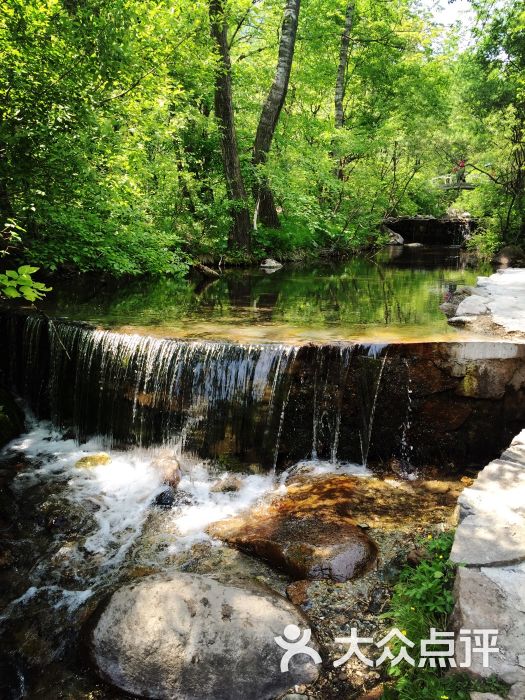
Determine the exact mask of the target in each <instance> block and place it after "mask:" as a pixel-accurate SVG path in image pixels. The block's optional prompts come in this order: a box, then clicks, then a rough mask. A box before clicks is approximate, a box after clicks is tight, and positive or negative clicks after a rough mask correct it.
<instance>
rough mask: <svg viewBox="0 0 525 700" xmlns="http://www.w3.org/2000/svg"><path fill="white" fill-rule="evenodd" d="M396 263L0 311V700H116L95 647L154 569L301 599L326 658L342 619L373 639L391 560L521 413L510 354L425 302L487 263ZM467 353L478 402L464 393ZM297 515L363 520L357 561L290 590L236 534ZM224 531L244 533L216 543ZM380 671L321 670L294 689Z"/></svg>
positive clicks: (356, 523)
mask: <svg viewBox="0 0 525 700" xmlns="http://www.w3.org/2000/svg"><path fill="white" fill-rule="evenodd" d="M403 255H405V256H408V257H407V259H405V260H403ZM392 256H393V253H391V254H390V257H389V256H386V257H384V258H383V259H381V260H380V261H379V263H378V262H377V261H376V262H370V261H366V260H356V261H352V262H350V263H348V264H345V265H343V266H341V268H340V269H337V270H335V269H329V268H327V267H322V266H321V267H316V268H313V269H310V270H308V271H305V270H304V269H302V268H294V267H292V268H291V269H289V270H279V271H277V272H275V273H274V274H273V275H267V274H266V273H264V272H261V271H254V272H250V273H244V272H235V271H233V272H231V273H226V274H225V275H224V277H223V278H221V279H220V280H218V281H217V282H215V283H212V284H211V285H205V286H204V287H203V288H201V289H200V288H198V286H195V285H194V284H193V285H189V286H187V287H186V288H184V287H181V286H180V285H178V283H174V282H170V281H161V282H159V283H157V284H156V285H150V286H149V287H148V288H146V287H145V286H144V284H145V283H143V282H138V283H137V284H136V285H130V286H129V288H128V287H127V288H126V290H125V291H123V290H119V289H117V288H113V289H111V288H110V287H109V286H108V287H103V288H102V289H101V290H100V294H98V293H96V290H94V288H93V287H92V284H94V283H87V282H85V283H82V284H79V285H78V288H77V289H76V290H74V291H72V292H71V293H69V294H67V293H65V289H66V287H67V285H68V284H69V285H71V282H69V283H64V288H63V289H60V291H59V293H57V294H56V297H54V299H58V301H54V300H53V299H51V300H50V301H49V302H46V305H45V312H46V314H45V315H43V314H29V315H27V314H25V313H22V314H19V313H9V312H7V313H4V314H2V315H0V332H1V333H2V335H3V337H4V338H5V339H6V341H7V342H5V343H4V347H3V348H2V350H1V351H0V367H1V369H2V371H3V373H4V376H5V377H7V378H8V379H9V382H10V385H11V386H12V387H13V388H14V390H15V391H16V393H17V395H18V396H19V397H20V401H21V405H22V406H23V409H24V412H25V417H26V429H25V432H24V433H23V434H22V435H20V436H19V437H17V438H16V439H15V440H13V441H12V442H11V443H10V444H9V445H7V446H6V447H5V448H4V449H3V451H2V452H1V453H0V648H1V650H2V651H1V653H0V696H1V697H2V698H4V697H5V698H6V699H9V700H19V699H21V698H44V699H48V698H49V700H51V699H53V700H54V699H55V698H74V699H75V700H77V699H79V700H80V699H84V700H88V699H90V700H98V699H99V698H100V699H104V698H122V699H124V698H126V697H129V696H128V695H126V693H125V692H123V691H119V690H117V689H115V687H114V686H112V685H110V684H107V683H105V682H104V680H102V679H101V678H100V675H98V674H97V673H96V671H95V669H94V664H93V660H92V657H91V652H90V650H89V636H90V634H91V630H92V627H93V624H95V623H96V620H97V619H98V616H99V615H100V611H101V606H103V605H104V603H105V602H106V601H107V600H108V597H109V596H110V595H111V594H112V593H113V592H114V591H116V590H118V589H120V588H121V587H122V586H123V585H125V584H129V583H133V582H135V581H140V580H143V579H145V578H147V577H148V576H149V575H152V574H158V573H160V572H162V573H163V574H166V573H167V572H168V573H169V572H184V573H191V574H197V575H205V576H210V575H213V576H214V577H217V576H219V577H221V580H227V581H228V582H230V583H236V582H238V581H245V580H248V579H249V580H252V581H257V582H258V585H263V586H264V587H265V589H267V590H271V591H273V592H277V593H279V594H280V595H282V596H286V597H287V598H288V599H290V600H292V601H293V602H294V603H295V604H296V605H300V606H301V607H302V609H303V611H304V612H305V613H307V615H308V620H309V623H310V625H311V627H312V629H313V630H314V632H315V634H316V637H317V639H318V640H319V641H320V643H322V644H325V645H329V644H333V640H334V638H335V637H336V636H337V635H339V634H341V633H348V632H349V630H350V628H351V626H352V625H354V626H355V624H356V621H358V622H359V625H360V628H361V629H362V630H363V631H365V632H369V633H370V634H379V633H383V632H385V630H386V622H385V621H384V620H383V619H382V617H381V613H383V612H384V611H385V610H386V609H387V606H388V600H389V596H390V591H391V585H392V582H393V581H395V577H396V575H397V574H398V572H399V570H400V567H401V565H402V563H403V561H404V560H405V559H406V556H407V553H408V552H410V551H411V550H412V549H413V548H414V547H416V546H417V542H418V541H419V538H421V537H432V536H433V534H436V533H439V532H442V531H443V530H446V529H448V528H450V527H451V524H452V523H453V512H454V507H455V504H456V501H457V497H458V495H459V493H460V492H461V490H462V489H463V488H464V487H465V485H469V484H470V483H472V476H473V475H475V473H476V469H477V468H479V466H481V465H482V462H483V459H484V457H485V455H486V454H487V453H488V452H489V451H490V450H492V451H493V452H494V453H495V452H496V451H497V450H498V449H500V446H501V445H504V444H505V441H506V440H507V435H513V434H514V431H515V425H518V424H519V422H520V421H521V420H522V415H521V408H520V405H521V404H520V403H519V402H516V401H515V400H514V396H515V394H514V393H513V392H515V388H514V385H512V382H511V381H510V380H509V377H512V376H513V373H514V372H518V371H519V367H520V366H521V365H520V362H521V361H522V352H521V348H518V347H516V346H514V345H513V344H511V343H509V344H501V345H500V346H497V347H496V346H495V347H493V348H491V347H489V348H488V350H487V347H488V346H487V345H483V344H479V343H476V342H470V343H465V342H463V341H464V339H465V336H460V335H458V333H457V331H455V330H453V329H450V328H449V327H448V326H447V325H446V321H444V320H443V319H444V317H443V315H442V314H441V312H439V309H438V308H437V307H438V305H439V302H440V301H441V300H442V299H443V296H444V295H445V294H446V293H447V290H448V289H449V288H450V287H451V286H454V285H457V284H460V283H472V282H474V280H475V277H476V275H477V274H478V272H479V270H478V271H474V270H469V269H466V268H465V267H464V266H463V265H462V263H461V260H460V254H459V251H458V250H457V249H447V250H446V251H441V252H440V253H439V254H438V253H437V252H436V251H429V250H421V249H413V250H412V251H410V249H407V252H405V253H403V254H400V255H399V256H398V257H392ZM414 260H418V261H419V263H418V265H419V267H418V266H417V265H416V267H413V264H414ZM186 284H187V283H186ZM379 289H380V290H382V292H378V290H379ZM94 292H95V293H96V296H95V297H93V296H91V297H90V294H93V293H94ZM378 294H379V296H380V300H379V301H378V299H377V295H378ZM381 294H382V295H383V296H381ZM357 300H359V304H358V303H357ZM436 309H437V311H436ZM401 328H402V329H403V332H401V331H400V329H401ZM306 337H308V339H309V340H310V341H311V340H313V339H315V338H316V337H317V338H322V339H323V342H322V343H315V344H313V343H311V342H309V343H306V344H305V343H304V342H303V340H304V338H306ZM372 338H373V339H374V342H370V340H371V339H372ZM391 338H395V339H396V340H397V341H403V342H401V343H399V342H396V343H389V342H387V341H388V339H391ZM367 339H368V340H367ZM413 339H417V340H418V341H421V340H425V341H426V342H418V343H414V342H412V343H411V342H409V341H410V340H413ZM443 339H447V340H454V341H456V342H450V343H447V344H444V343H440V342H435V341H436V340H440V341H441V340H443ZM348 340H353V341H354V342H348ZM478 356H479V357H480V358H484V359H483V362H485V363H486V367H487V368H488V369H485V370H484V372H485V374H484V375H483V376H484V377H485V379H486V377H489V378H490V382H489V389H490V391H493V393H494V395H491V394H490V391H489V389H487V388H486V387H485V385H484V384H479V383H478V384H473V380H472V377H471V374H469V372H472V358H473V357H478ZM495 359H496V360H497V362H496V363H494V360H495ZM498 363H499V364H498ZM501 363H503V364H501ZM493 366H494V367H496V370H493V369H492V368H493ZM501 367H503V370H504V371H503V372H502V371H500V368H501ZM493 371H494V372H496V373H495V374H494V377H492V375H491V372H493ZM500 375H501V376H503V377H504V378H503V379H500ZM498 382H500V383H499V384H498ZM501 382H503V383H501ZM465 387H467V389H468V391H467V389H465ZM473 387H474V388H473ZM494 387H495V388H494ZM461 392H463V393H462V394H461ZM476 392H477V393H476ZM458 394H461V395H462V399H461V403H460V408H461V411H460V412H459V413H458V410H457V407H456V406H457V403H458V399H457V397H458ZM436 415H439V416H440V419H439V420H438V421H437V422H435V421H434V416H436ZM487 425H492V426H499V427H500V428H501V430H500V431H499V432H500V433H501V435H499V437H498V440H499V442H496V441H495V440H494V439H493V437H492V436H491V434H490V433H489V434H487ZM462 431H463V432H462ZM166 464H168V465H169V464H171V465H172V467H173V468H175V467H176V469H177V479H176V482H177V483H173V484H171V481H170V479H168V478H167V476H166V473H167V472H166V470H165V465H166ZM163 465H164V466H163ZM294 499H295V500H294ZM298 504H299V508H300V509H301V508H302V509H303V511H302V512H303V513H304V518H305V519H306V520H307V519H308V518H309V517H310V514H311V512H315V513H317V511H318V508H319V507H320V505H319V504H324V505H323V507H324V508H327V509H328V511H329V512H330V514H331V515H330V517H331V518H332V516H333V518H335V520H333V522H332V521H331V524H330V527H333V528H335V530H334V532H336V533H337V532H339V530H340V528H343V530H344V528H347V529H348V528H349V527H350V528H353V529H354V530H356V528H357V530H356V532H358V531H359V533H361V534H359V537H361V538H363V539H364V538H366V539H367V540H368V541H369V542H370V543H371V544H370V547H371V551H372V552H374V551H375V550H376V549H377V550H378V551H379V557H378V558H377V560H376V561H375V563H374V564H373V566H372V565H368V563H367V565H366V566H363V567H362V568H361V569H360V574H359V576H358V577H354V578H352V577H342V578H337V576H335V575H334V576H332V578H330V576H326V575H324V574H323V575H320V576H313V580H312V581H311V582H310V583H309V584H308V585H307V586H306V588H305V590H306V589H307V595H306V594H304V590H303V588H301V585H302V584H304V581H303V582H301V581H297V576H293V575H291V574H290V571H289V570H286V567H283V565H282V559H281V560H278V559H276V558H272V557H273V555H272V554H271V553H270V554H269V555H264V556H263V555H261V556H258V555H257V554H256V555H255V556H254V553H253V552H251V551H249V550H247V549H246V547H245V546H243V545H242V537H243V536H244V534H246V533H248V534H249V533H250V529H251V528H253V526H255V525H257V523H258V522H259V521H260V522H263V521H264V518H265V517H271V513H272V508H276V509H277V510H278V511H279V513H280V516H279V517H281V516H282V517H284V515H283V514H285V513H289V514H290V513H291V517H292V518H293V517H296V516H295V515H294V513H295V510H294V509H295V508H296V507H298ZM261 509H262V510H261ZM265 509H266V510H265ZM279 509H280V510H279ZM299 512H301V511H299ZM252 513H253V514H252ZM261 513H263V516H261ZM319 517H320V518H321V515H320V516H319ZM313 522H315V518H314V521H313ZM229 523H241V530H240V532H241V536H240V537H239V541H238V543H237V544H235V542H234V541H233V540H232V541H230V540H228V539H227V538H226V537H225V536H224V537H221V536H220V532H221V527H228V524H229ZM343 530H341V532H342V531H343ZM315 536H316V533H315V524H314V531H313V533H312V537H314V538H315ZM228 542H230V544H232V545H233V546H230V545H229V544H228ZM239 542H241V544H239ZM297 584H301V585H300V586H299V588H298V587H297ZM303 594H304V595H303ZM374 673H375V672H374V671H370V672H367V673H364V674H363V673H357V672H356V669H355V668H354V669H352V668H351V667H349V668H348V669H347V670H345V672H344V673H343V671H341V672H338V673H335V672H333V671H332V672H323V674H322V675H321V679H320V681H319V682H318V683H317V684H316V686H315V688H314V689H313V690H312V693H313V694H312V695H310V697H314V698H323V699H325V698H327V699H329V698H334V699H335V698H337V697H341V693H342V692H346V690H347V689H348V688H350V687H351V688H353V689H354V690H355V691H356V692H357V690H359V688H367V687H370V686H372V685H374V683H376V682H377V680H378V674H377V673H375V675H374ZM344 674H346V675H344ZM57 688H59V690H57ZM345 689H346V690H345Z"/></svg>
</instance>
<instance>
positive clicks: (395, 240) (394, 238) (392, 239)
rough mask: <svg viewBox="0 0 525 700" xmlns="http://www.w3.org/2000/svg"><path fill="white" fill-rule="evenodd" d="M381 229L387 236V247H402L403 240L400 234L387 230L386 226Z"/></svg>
mask: <svg viewBox="0 0 525 700" xmlns="http://www.w3.org/2000/svg"><path fill="white" fill-rule="evenodd" d="M383 229H384V231H385V233H386V234H387V236H388V245H403V243H404V242H405V239H404V238H403V236H402V235H401V234H399V233H397V232H396V231H393V230H392V229H391V228H388V226H384V227H383Z"/></svg>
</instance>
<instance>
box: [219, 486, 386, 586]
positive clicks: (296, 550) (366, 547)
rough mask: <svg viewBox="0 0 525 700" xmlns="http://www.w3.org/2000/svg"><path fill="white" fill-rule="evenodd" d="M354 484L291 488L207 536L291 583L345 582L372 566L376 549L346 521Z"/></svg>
mask: <svg viewBox="0 0 525 700" xmlns="http://www.w3.org/2000/svg"><path fill="white" fill-rule="evenodd" d="M356 485H357V484H356V479H354V478H352V477H345V476H331V477H325V478H319V479H311V480H308V481H305V480H304V479H301V478H300V479H298V480H297V482H295V483H292V484H290V485H289V486H288V493H287V494H286V496H284V497H282V498H277V499H274V500H273V501H272V502H270V503H269V504H265V505H263V506H259V507H258V508H255V509H253V510H251V511H248V512H247V513H245V514H244V515H243V516H238V517H235V518H230V519H229V520H224V521H221V522H218V523H214V524H213V525H211V526H210V528H209V532H210V534H211V535H212V536H215V537H218V538H220V539H222V540H224V541H226V542H228V543H229V544H232V545H234V546H236V547H238V548H239V549H241V550H243V551H245V552H248V553H250V554H255V555H257V556H259V557H261V558H262V559H265V560H267V561H269V562H270V563H271V564H272V565H274V566H276V567H277V568H280V569H284V570H285V571H286V572H287V573H289V574H290V576H292V577H293V578H294V579H296V580H299V579H332V580H334V581H347V580H348V579H351V578H354V577H356V576H360V575H362V574H364V573H365V572H366V571H367V570H369V569H370V568H371V567H372V566H373V564H374V563H375V560H376V557H377V547H376V545H375V543H374V542H373V540H372V539H371V538H370V537H369V536H368V535H367V534H366V533H365V532H363V531H362V530H361V529H360V528H359V527H357V525H356V524H355V521H354V520H353V519H352V518H351V516H350V513H351V509H350V506H351V501H350V499H349V497H350V496H351V495H352V494H353V492H355V490H356V488H355V487H356Z"/></svg>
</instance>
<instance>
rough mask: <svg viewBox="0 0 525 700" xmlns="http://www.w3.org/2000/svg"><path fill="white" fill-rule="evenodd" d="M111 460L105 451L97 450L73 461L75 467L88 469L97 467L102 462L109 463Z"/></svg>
mask: <svg viewBox="0 0 525 700" xmlns="http://www.w3.org/2000/svg"><path fill="white" fill-rule="evenodd" d="M110 462H111V457H110V456H109V455H108V454H107V452H97V453H96V454H94V455H87V456H86V457H81V458H80V459H79V460H77V462H75V467H78V468H79V469H89V468H90V467H99V466H101V465H102V464H109V463H110Z"/></svg>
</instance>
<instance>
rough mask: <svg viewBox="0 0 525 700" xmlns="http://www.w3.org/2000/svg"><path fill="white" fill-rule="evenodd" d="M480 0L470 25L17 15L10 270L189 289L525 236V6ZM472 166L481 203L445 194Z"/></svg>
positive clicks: (111, 8) (7, 173)
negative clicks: (430, 233) (223, 268)
mask: <svg viewBox="0 0 525 700" xmlns="http://www.w3.org/2000/svg"><path fill="white" fill-rule="evenodd" d="M471 4H472V8H473V12H474V21H473V26H472V27H470V28H468V30H466V29H465V28H463V31H461V28H460V27H452V28H451V29H446V28H444V27H442V26H440V25H439V24H437V23H436V21H435V19H434V18H433V16H432V14H431V12H430V11H429V10H428V5H427V4H426V3H423V2H418V1H417V0H171V1H167V0H160V1H159V0H154V1H153V0H6V1H5V2H3V3H2V5H1V7H0V230H1V232H2V251H1V252H2V253H3V256H4V259H7V258H5V256H6V255H7V256H9V265H11V261H12V260H13V259H14V260H17V261H18V262H19V263H20V264H22V263H24V264H25V265H29V266H31V265H36V266H38V267H42V268H44V269H46V270H48V271H51V272H53V271H56V270H69V269H71V270H79V271H91V270H94V271H102V272H107V273H110V274H113V275H123V274H132V275H137V274H144V273H151V274H163V273H174V274H177V273H180V272H183V271H185V270H186V269H187V267H188V265H191V264H193V263H194V262H196V261H204V262H215V263H217V262H218V261H221V260H225V261H228V262H233V263H235V262H243V261H248V260H255V259H260V258H261V257H262V256H265V255H267V254H270V255H272V256H273V257H280V258H299V257H304V256H308V255H316V256H319V255H328V254H330V255H334V254H344V253H349V252H352V251H355V250H357V249H359V248H361V247H363V246H365V245H370V244H372V243H374V242H375V241H378V240H381V236H382V235H383V234H382V233H381V222H382V221H383V219H384V218H385V217H386V216H391V215H400V214H431V215H442V214H444V213H445V212H446V211H447V209H450V208H455V209H458V210H461V211H468V212H470V214H471V215H472V216H476V217H478V218H479V226H478V233H477V236H476V239H475V241H474V245H476V246H477V247H478V248H479V249H480V250H482V251H485V252H486V253H487V254H490V253H491V252H492V251H493V250H494V249H495V248H496V247H497V246H498V245H499V244H500V243H502V242H506V243H520V242H523V241H524V239H525V146H524V127H525V77H524V76H525V11H524V9H523V5H522V4H521V3H519V2H511V1H510V0H499V1H498V2H494V1H493V0H490V1H489V0H473V1H472V3H471ZM461 161H464V162H465V163H466V166H465V169H466V177H467V178H468V179H470V180H471V181H472V182H475V184H476V188H475V189H474V190H468V191H467V190H465V191H463V190H460V191H458V190H454V189H451V190H447V189H443V188H442V187H440V184H441V183H442V182H443V179H440V177H441V176H444V175H448V174H450V173H452V171H453V170H454V169H457V166H458V163H461ZM24 269H26V270H27V269H29V268H24ZM31 269H34V268H31Z"/></svg>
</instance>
